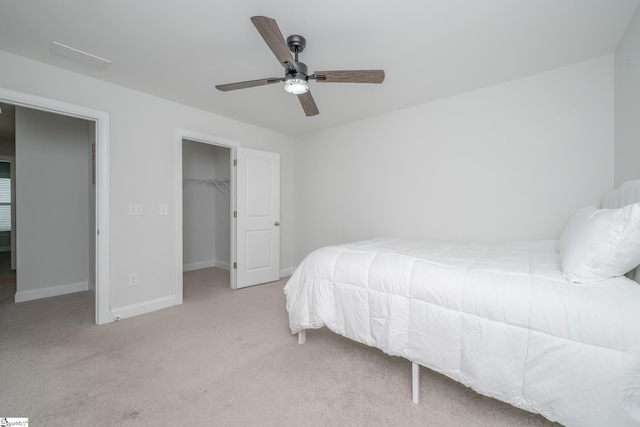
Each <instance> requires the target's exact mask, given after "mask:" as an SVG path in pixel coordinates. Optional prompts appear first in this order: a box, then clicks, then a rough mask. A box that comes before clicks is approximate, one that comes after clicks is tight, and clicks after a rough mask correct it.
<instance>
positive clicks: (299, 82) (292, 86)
mask: <svg viewBox="0 0 640 427" xmlns="http://www.w3.org/2000/svg"><path fill="white" fill-rule="evenodd" d="M284 90H286V91H287V92H289V93H292V94H294V95H302V94H303V93H307V92H308V91H309V83H308V82H307V81H306V80H304V79H295V78H293V79H287V80H285V82H284Z"/></svg>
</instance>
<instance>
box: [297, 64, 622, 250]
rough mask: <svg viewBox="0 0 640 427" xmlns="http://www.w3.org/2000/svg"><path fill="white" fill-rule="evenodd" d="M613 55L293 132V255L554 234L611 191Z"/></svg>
mask: <svg viewBox="0 0 640 427" xmlns="http://www.w3.org/2000/svg"><path fill="white" fill-rule="evenodd" d="M613 61H614V59H613V55H608V56H605V57H601V58H598V59H594V60H591V61H587V62H584V63H580V64H576V65H573V66H569V67H565V68H561V69H557V70H553V71H550V72H546V73H543V74H538V75H534V76H531V77H527V78H523V79H520V80H515V81H511V82H507V83H503V84H499V85H496V86H492V87H488V88H485V89H482V90H477V91H474V92H469V93H465V94H462V95H459V96H454V97H451V98H447V99H443V100H439V101H436V102H431V103H428V104H423V105H419V106H416V107H413V108H409V109H405V110H401V111H397V112H393V113H389V114H385V115H382V116H379V117H375V118H371V119H368V120H364V121H360V122H357V123H352V124H348V125H345V126H342V127H339V128H334V129H331V130H327V131H324V132H319V133H315V134H311V135H308V136H306V137H302V138H300V139H299V141H297V143H296V151H295V155H296V189H295V200H296V211H295V217H296V252H297V257H298V258H297V259H298V261H299V260H300V259H301V258H302V257H304V255H306V254H307V253H308V252H309V251H311V250H313V249H315V248H317V247H319V246H322V245H326V244H334V243H341V242H345V241H351V240H358V239H366V238H372V237H377V236H400V237H402V236H416V235H421V236H426V237H430V238H434V239H452V240H471V241H495V240H517V239H553V238H557V237H558V235H559V233H560V232H561V230H562V227H564V225H565V223H566V221H567V220H568V219H569V217H570V216H571V214H572V213H573V212H574V211H576V210H577V209H578V208H580V207H582V206H585V205H587V204H590V203H597V202H599V199H600V197H601V195H602V193H603V192H604V191H606V190H609V189H611V188H612V187H613V144H614V142H613V138H614V132H613V120H614V119H613V102H614V100H613V92H614V88H613V72H614V71H613Z"/></svg>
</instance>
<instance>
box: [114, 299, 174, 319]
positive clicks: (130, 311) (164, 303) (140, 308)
mask: <svg viewBox="0 0 640 427" xmlns="http://www.w3.org/2000/svg"><path fill="white" fill-rule="evenodd" d="M174 305H176V297H175V295H170V296H168V297H162V298H156V299H153V300H150V301H144V302H139V303H136V304H131V305H125V306H124V307H119V308H113V309H111V314H112V316H113V319H112V320H120V319H126V318H128V317H133V316H139V315H141V314H146V313H151V312H152V311H157V310H162V309H163V308H169V307H172V306H174Z"/></svg>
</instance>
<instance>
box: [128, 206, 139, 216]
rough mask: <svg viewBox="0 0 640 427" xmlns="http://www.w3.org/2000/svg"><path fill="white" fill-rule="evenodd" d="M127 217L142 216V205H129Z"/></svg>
mask: <svg viewBox="0 0 640 427" xmlns="http://www.w3.org/2000/svg"><path fill="white" fill-rule="evenodd" d="M129 215H135V216H140V215H142V204H140V203H131V204H130V205H129Z"/></svg>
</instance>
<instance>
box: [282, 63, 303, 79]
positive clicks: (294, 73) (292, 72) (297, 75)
mask: <svg viewBox="0 0 640 427" xmlns="http://www.w3.org/2000/svg"><path fill="white" fill-rule="evenodd" d="M307 72H308V68H307V65H306V64H304V63H302V62H299V61H295V62H293V63H291V64H290V66H289V68H287V72H286V73H285V78H287V79H301V80H307Z"/></svg>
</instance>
